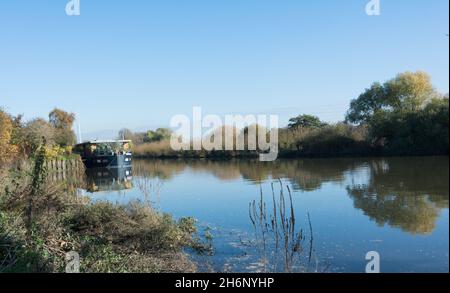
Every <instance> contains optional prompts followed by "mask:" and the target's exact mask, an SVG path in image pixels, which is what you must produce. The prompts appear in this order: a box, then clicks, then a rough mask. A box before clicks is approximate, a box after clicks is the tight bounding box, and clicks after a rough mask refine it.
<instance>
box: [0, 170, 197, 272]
mask: <svg viewBox="0 0 450 293" xmlns="http://www.w3.org/2000/svg"><path fill="white" fill-rule="evenodd" d="M36 176H38V177H39V176H42V174H41V175H39V174H36V168H35V169H34V170H19V169H13V170H11V169H10V170H5V168H0V186H1V189H0V272H64V271H65V267H66V259H65V258H66V254H67V253H68V252H71V251H75V252H77V253H78V254H79V255H80V260H81V262H80V264H81V265H80V270H81V272H195V271H196V266H195V264H194V263H192V262H191V261H190V260H189V258H188V257H187V256H186V254H185V253H184V252H183V249H184V248H193V249H197V250H202V249H204V247H203V246H202V244H201V243H200V241H199V240H198V238H197V237H196V236H195V235H196V229H195V222H194V220H193V219H191V218H183V219H180V220H179V221H175V220H174V219H173V218H172V217H171V216H170V215H167V214H162V213H159V212H156V211H155V210H153V209H152V208H151V207H149V206H147V205H143V204H139V203H132V204H129V205H127V206H117V205H113V204H109V203H91V202H90V201H89V199H87V198H86V197H83V196H79V195H76V194H74V193H73V192H72V191H71V190H74V188H73V186H70V184H68V183H58V184H51V183H47V182H45V181H41V183H42V184H41V183H39V181H40V179H39V178H36Z"/></svg>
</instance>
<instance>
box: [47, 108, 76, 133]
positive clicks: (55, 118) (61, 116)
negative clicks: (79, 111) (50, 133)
mask: <svg viewBox="0 0 450 293" xmlns="http://www.w3.org/2000/svg"><path fill="white" fill-rule="evenodd" d="M48 118H49V122H50V124H51V125H52V126H53V127H54V128H58V129H72V126H73V122H74V121H75V114H73V113H68V112H66V111H63V110H60V109H58V108H55V109H54V110H53V111H51V112H50V114H49V115H48Z"/></svg>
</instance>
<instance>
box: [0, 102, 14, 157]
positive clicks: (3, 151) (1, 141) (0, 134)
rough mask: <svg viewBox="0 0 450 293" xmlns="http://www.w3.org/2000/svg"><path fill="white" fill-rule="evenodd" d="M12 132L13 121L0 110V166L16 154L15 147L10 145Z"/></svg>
mask: <svg viewBox="0 0 450 293" xmlns="http://www.w3.org/2000/svg"><path fill="white" fill-rule="evenodd" d="M13 131H14V124H13V119H12V118H11V116H9V115H8V114H7V113H6V112H4V111H2V110H1V109H0V164H6V163H9V162H10V161H11V160H12V158H13V157H14V156H15V155H16V153H17V146H15V145H13V144H12V143H11V140H12V137H13Z"/></svg>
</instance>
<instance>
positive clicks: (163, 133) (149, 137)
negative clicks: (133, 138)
mask: <svg viewBox="0 0 450 293" xmlns="http://www.w3.org/2000/svg"><path fill="white" fill-rule="evenodd" d="M171 135H172V131H171V130H170V129H168V128H158V129H156V131H152V130H149V131H147V134H146V136H145V138H144V142H148V143H151V142H158V141H163V140H167V139H170V137H171Z"/></svg>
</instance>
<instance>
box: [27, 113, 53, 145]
mask: <svg viewBox="0 0 450 293" xmlns="http://www.w3.org/2000/svg"><path fill="white" fill-rule="evenodd" d="M55 134H56V129H55V128H53V127H52V125H51V124H50V123H49V122H47V121H45V120H44V119H41V118H37V119H34V120H31V121H30V122H28V123H26V124H25V126H24V127H23V129H22V137H23V140H24V145H25V148H26V152H27V153H30V152H33V151H34V150H36V149H37V147H38V146H39V145H40V144H41V143H42V138H45V140H46V141H47V143H48V144H49V145H53V144H54V143H55Z"/></svg>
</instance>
